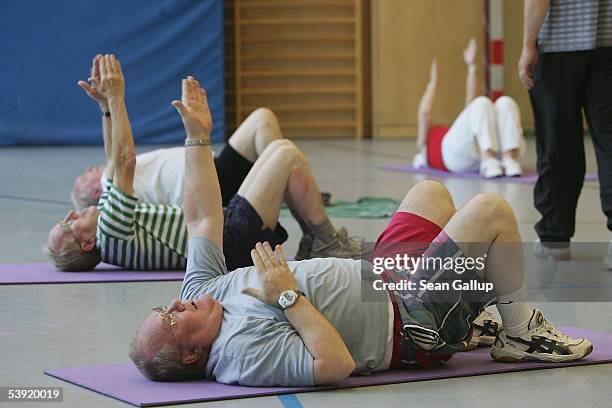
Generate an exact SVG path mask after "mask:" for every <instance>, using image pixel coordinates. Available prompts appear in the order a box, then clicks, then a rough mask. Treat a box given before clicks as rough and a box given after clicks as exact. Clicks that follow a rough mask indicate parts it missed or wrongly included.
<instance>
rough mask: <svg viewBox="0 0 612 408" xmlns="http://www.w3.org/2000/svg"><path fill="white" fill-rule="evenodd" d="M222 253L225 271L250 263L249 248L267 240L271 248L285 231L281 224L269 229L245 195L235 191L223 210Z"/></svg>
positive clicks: (280, 239) (281, 239)
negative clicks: (225, 266)
mask: <svg viewBox="0 0 612 408" xmlns="http://www.w3.org/2000/svg"><path fill="white" fill-rule="evenodd" d="M223 213H224V214H223V215H224V223H223V254H224V255H225V263H226V264H227V270H228V271H233V270H234V269H236V268H242V267H245V266H252V265H253V261H252V260H251V249H253V248H255V244H256V243H258V242H264V241H268V242H269V243H270V245H272V248H274V246H275V245H278V244H282V243H283V242H285V241H286V240H287V237H288V235H287V231H286V230H285V228H283V227H282V226H281V225H280V223H277V224H276V228H275V229H274V231H272V230H271V229H269V228H264V225H263V220H262V219H261V217H260V216H259V214H257V211H255V209H254V208H253V206H252V205H251V203H249V202H248V201H247V200H246V198H244V197H241V196H239V195H238V194H236V195H235V196H234V198H232V199H231V201H230V202H229V204H228V206H227V207H226V208H225V209H224V210H223Z"/></svg>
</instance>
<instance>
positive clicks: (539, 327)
mask: <svg viewBox="0 0 612 408" xmlns="http://www.w3.org/2000/svg"><path fill="white" fill-rule="evenodd" d="M203 95H204V91H203V90H201V89H200V87H199V84H198V83H197V81H195V79H192V78H188V79H186V80H184V83H183V98H182V101H181V102H179V101H174V102H173V104H174V106H175V107H176V108H177V110H178V111H179V113H180V114H181V117H182V119H183V122H184V125H185V129H186V132H187V141H188V142H187V145H188V146H190V147H188V148H187V149H186V166H187V168H186V172H185V189H184V191H185V195H184V217H185V222H186V224H187V229H188V234H189V250H188V260H187V273H186V276H185V280H184V282H183V286H182V288H181V293H180V300H178V299H174V300H173V301H172V303H171V304H170V305H169V306H168V307H156V308H154V309H153V312H152V313H151V314H150V315H149V317H147V319H146V320H145V321H144V323H143V324H142V326H141V327H140V330H139V331H138V335H137V337H136V339H135V341H134V343H133V347H132V352H131V353H130V357H131V358H132V360H133V361H134V363H135V364H136V366H137V367H138V369H139V370H140V371H141V373H143V374H144V375H145V376H146V377H147V378H149V379H152V380H159V381H178V380H185V379H193V378H202V377H207V378H210V379H215V380H217V381H219V382H223V383H228V384H241V385H252V386H262V385H266V386H267V385H269V386H274V385H285V386H291V385H293V386H298V385H318V384H329V383H335V382H338V381H341V380H343V379H345V378H346V377H348V376H349V375H351V374H353V375H367V374H370V373H372V372H374V371H377V370H386V369H388V368H399V367H401V366H402V365H403V364H405V363H417V364H419V365H421V366H429V365H430V364H432V363H435V362H436V361H440V360H446V359H448V358H450V355H451V354H452V353H454V352H456V351H461V350H464V349H465V347H466V346H467V344H468V343H469V341H470V337H471V335H472V323H473V322H474V319H475V318H476V316H478V314H479V313H480V311H481V310H482V309H483V308H484V307H485V306H487V305H489V304H490V303H491V302H492V301H493V300H494V298H496V299H497V301H498V304H497V308H498V310H499V312H500V315H501V317H502V323H503V325H504V329H503V330H501V331H500V332H499V333H497V338H496V340H495V343H494V345H493V346H492V349H491V356H492V357H493V358H494V359H496V360H499V361H506V362H510V361H514V362H520V361H549V362H565V361H572V360H576V359H580V358H582V357H584V356H586V355H588V354H589V353H590V352H591V350H592V348H593V346H592V344H591V342H590V341H588V340H586V339H572V338H569V337H568V336H566V335H565V334H563V333H561V332H560V331H558V330H557V329H555V328H554V327H553V326H552V325H551V324H550V323H548V321H546V319H545V318H544V317H543V316H542V313H541V312H539V311H537V310H532V309H531V308H530V307H529V305H528V304H527V302H526V301H525V288H524V284H523V260H522V253H521V246H520V242H521V238H520V235H519V233H518V226H517V222H516V219H515V218H514V214H513V213H512V210H511V208H510V207H509V206H508V204H507V203H505V202H504V201H503V200H502V199H500V198H498V197H496V196H494V195H492V194H480V195H477V196H476V197H474V198H473V199H471V200H470V201H468V202H467V203H466V204H465V205H464V206H463V207H462V208H461V209H460V210H458V211H457V210H455V207H454V205H453V203H452V198H451V197H450V194H449V193H448V191H447V190H446V189H445V188H444V187H443V186H442V185H441V184H439V183H436V182H431V181H426V182H422V183H419V184H417V185H415V186H414V187H413V188H412V189H411V190H410V191H409V192H408V194H407V195H406V197H405V198H404V200H403V201H402V204H401V205H400V208H399V209H398V211H397V212H396V214H395V215H394V216H393V218H392V219H391V221H390V223H389V225H388V227H387V228H386V229H385V231H384V232H383V233H382V235H381V236H380V238H379V240H378V242H377V246H376V249H375V252H374V255H373V262H374V264H376V265H380V263H379V262H378V261H377V260H380V259H383V260H389V259H394V258H396V256H400V257H401V256H403V255H407V256H409V257H411V258H412V259H437V258H441V259H442V258H443V259H445V260H450V261H451V265H450V266H446V262H445V263H444V265H445V266H442V264H439V263H438V264H436V263H433V265H434V266H433V267H431V268H430V267H418V268H415V270H414V271H410V273H411V274H412V275H411V276H407V275H406V273H405V271H404V270H395V268H389V269H390V270H386V268H387V267H386V266H385V268H383V269H385V270H384V271H379V272H381V273H382V275H380V276H379V275H378V274H375V273H373V272H374V269H373V264H371V263H369V262H367V261H356V260H347V259H336V258H328V259H312V260H308V261H300V262H291V263H289V264H288V263H287V261H286V257H285V254H284V252H283V249H282V247H281V246H280V245H279V246H276V248H271V246H270V245H269V244H268V243H263V244H262V243H257V244H256V246H255V248H254V249H253V250H252V251H251V258H252V260H253V263H254V266H253V267H248V268H241V269H236V270H235V271H232V272H228V271H227V268H226V266H225V261H224V257H223V253H222V251H221V249H220V248H223V233H222V231H223V213H222V210H221V195H220V192H219V188H218V185H217V188H215V189H212V190H213V191H207V192H206V193H207V194H203V192H202V191H201V190H200V189H198V188H195V186H197V185H199V183H202V182H204V183H206V184H211V185H212V184H214V183H215V180H216V174H215V168H214V165H213V162H212V158H211V154H210V146H209V144H210V143H209V140H208V136H209V134H210V128H211V121H210V115H209V114H208V109H207V107H206V103H205V99H204V100H202V97H203ZM260 183H263V185H264V186H267V187H270V188H271V186H272V184H273V183H275V178H274V177H270V178H267V177H262V179H261V180H260ZM442 228H444V229H442ZM407 243H411V244H413V245H406V244H407ZM430 243H431V244H430ZM466 243H467V244H466ZM469 243H477V244H476V245H475V244H469ZM424 248H426V249H427V250H426V251H425V250H424ZM483 254H486V255H484V258H486V267H482V268H480V269H478V270H475V269H474V268H471V269H469V270H467V271H466V270H465V265H467V264H468V262H467V261H468V260H469V259H470V258H472V259H477V258H481V259H482V257H483ZM454 264H456V265H457V266H461V267H462V268H463V269H462V270H461V271H459V270H458V269H456V268H455V267H453V265H454ZM435 265H439V266H438V267H437V268H438V269H436V266H435ZM379 278H380V279H379ZM402 281H403V282H420V285H422V284H425V285H426V287H427V288H429V287H431V288H433V290H429V289H426V290H423V289H420V288H419V289H417V290H416V291H415V290H410V289H409V290H408V291H406V290H404V289H399V288H396V289H395V290H392V287H391V285H392V284H395V283H401V282H402ZM450 281H456V282H459V283H460V284H465V285H469V288H461V287H460V288H458V289H454V290H443V291H440V290H438V289H436V288H440V287H442V288H443V287H444V285H445V284H447V283H448V282H450ZM375 283H377V284H375ZM420 285H419V287H420ZM472 285H473V286H474V287H478V288H480V287H486V286H488V285H491V287H492V288H493V289H492V290H491V291H488V290H482V289H481V290H475V289H470V288H471V287H472Z"/></svg>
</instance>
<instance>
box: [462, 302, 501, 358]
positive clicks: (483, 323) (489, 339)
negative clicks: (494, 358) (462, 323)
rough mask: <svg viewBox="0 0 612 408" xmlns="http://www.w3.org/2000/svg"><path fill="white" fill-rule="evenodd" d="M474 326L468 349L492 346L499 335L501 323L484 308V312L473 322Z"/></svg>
mask: <svg viewBox="0 0 612 408" xmlns="http://www.w3.org/2000/svg"><path fill="white" fill-rule="evenodd" d="M472 326H473V328H474V330H473V332H472V338H471V339H470V343H469V345H468V347H467V349H468V350H474V349H476V348H477V347H489V346H491V345H492V344H493V342H494V341H495V338H496V337H497V333H498V332H499V330H500V329H501V323H500V322H499V321H497V319H495V316H493V314H492V313H490V312H488V311H487V310H483V311H482V313H481V314H479V315H478V317H477V318H476V320H474V323H472Z"/></svg>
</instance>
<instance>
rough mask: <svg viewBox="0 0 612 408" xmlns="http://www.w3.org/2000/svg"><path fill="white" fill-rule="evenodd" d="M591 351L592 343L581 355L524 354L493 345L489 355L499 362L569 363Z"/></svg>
mask: <svg viewBox="0 0 612 408" xmlns="http://www.w3.org/2000/svg"><path fill="white" fill-rule="evenodd" d="M592 351H593V345H592V344H591V345H590V346H589V348H588V349H587V350H586V352H585V353H584V354H583V355H579V354H571V355H559V354H542V353H536V354H526V353H523V352H520V351H517V350H509V349H507V348H499V347H495V346H493V347H492V348H491V357H492V358H493V360H495V361H499V362H500V363H528V362H534V363H569V362H572V361H576V360H580V359H581V358H584V357H586V356H588V355H589V354H591V352H592Z"/></svg>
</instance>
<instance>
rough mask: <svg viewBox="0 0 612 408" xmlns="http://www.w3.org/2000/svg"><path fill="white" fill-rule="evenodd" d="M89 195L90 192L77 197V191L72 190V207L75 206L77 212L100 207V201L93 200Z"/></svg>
mask: <svg viewBox="0 0 612 408" xmlns="http://www.w3.org/2000/svg"><path fill="white" fill-rule="evenodd" d="M87 190H89V189H87ZM87 193H90V191H87V192H81V194H80V195H79V196H77V195H76V192H75V189H74V188H72V191H71V192H70V200H71V201H72V205H74V208H76V209H77V210H82V209H83V208H85V207H89V206H92V205H98V201H99V200H95V199H93V198H91V195H90V194H87Z"/></svg>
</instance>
